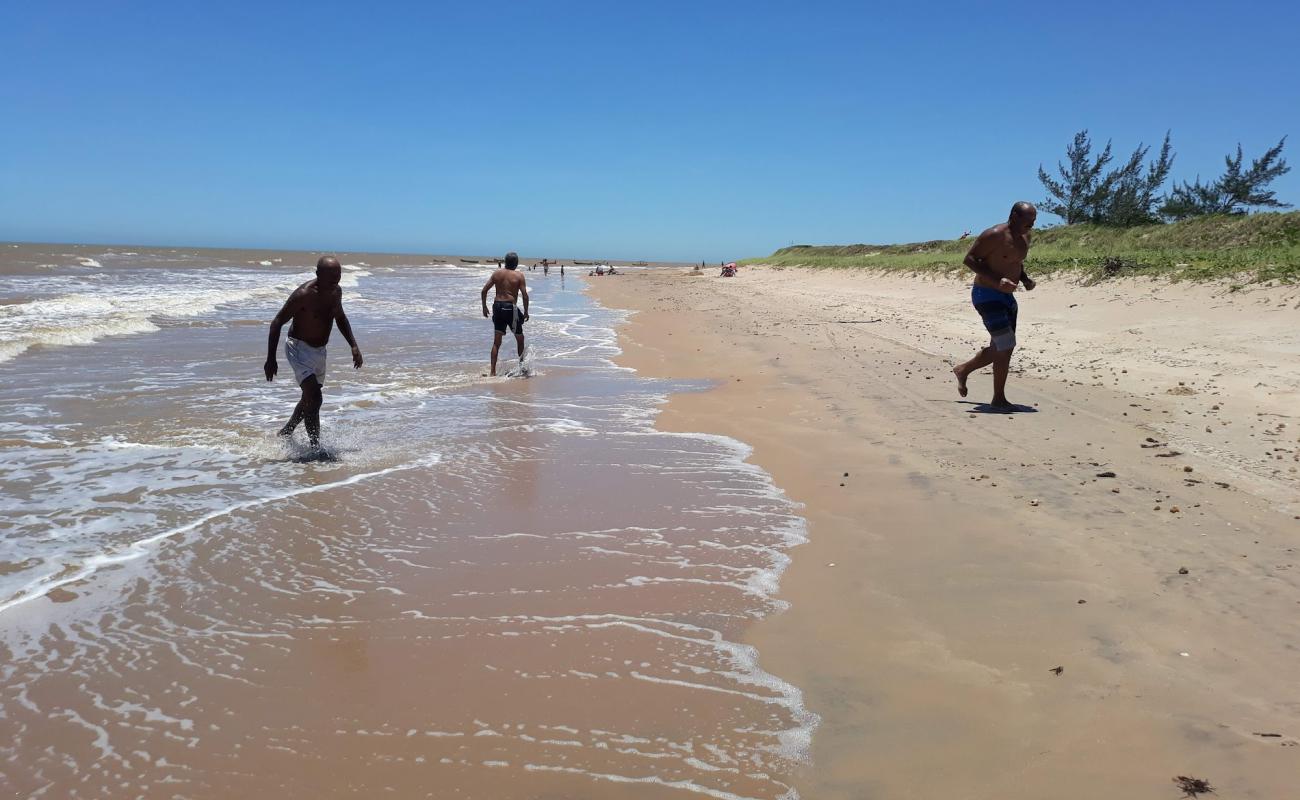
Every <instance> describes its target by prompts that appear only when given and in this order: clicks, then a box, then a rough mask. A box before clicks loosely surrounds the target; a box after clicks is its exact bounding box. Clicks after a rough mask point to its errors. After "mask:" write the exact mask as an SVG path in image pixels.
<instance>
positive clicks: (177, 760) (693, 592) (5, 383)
mask: <svg viewBox="0 0 1300 800" xmlns="http://www.w3.org/2000/svg"><path fill="white" fill-rule="evenodd" d="M6 251H7V252H6ZM313 260H314V259H313V257H311V256H309V255H307V254H294V253H251V252H242V251H226V252H217V251H183V250H136V251H123V250H106V249H104V248H98V249H93V248H71V247H66V246H63V247H60V246H28V245H24V246H21V247H18V248H13V247H10V246H7V245H0V486H3V493H2V494H0V734H3V735H0V783H4V784H5V785H9V786H13V787H15V788H16V790H17V791H18V792H19V793H21V795H22V796H27V795H32V796H48V797H128V796H129V797H135V796H143V797H172V796H177V797H229V796H231V795H233V794H236V793H244V794H248V795H251V796H275V797H327V796H328V797H333V796H340V797H343V796H347V797H353V796H356V797H371V796H378V795H380V794H385V793H389V794H394V795H395V796H401V797H406V796H420V797H423V796H428V797H450V796H462V797H493V798H496V797H502V798H506V797H660V796H662V797H681V796H688V795H691V794H698V795H702V796H707V797H723V798H740V797H744V798H772V797H792V796H794V792H793V789H791V776H792V775H794V774H795V772H796V771H797V770H798V769H800V768H801V766H802V765H803V763H804V759H805V758H806V752H807V747H808V743H809V738H810V736H811V734H812V731H813V729H814V726H815V722H816V720H815V718H814V717H813V716H812V715H811V714H810V713H809V712H807V710H806V709H804V707H803V705H802V702H801V696H800V692H799V690H798V688H797V687H794V686H792V685H790V684H788V683H786V682H785V681H782V680H781V679H780V678H779V676H774V675H770V674H768V673H767V672H765V671H764V670H763V669H762V666H761V659H760V657H759V654H758V653H756V652H755V651H754V650H753V649H752V648H750V647H748V646H747V645H744V644H743V643H741V639H742V638H743V633H744V631H745V628H746V627H747V626H748V625H749V624H751V623H752V622H753V621H754V620H755V619H758V618H760V617H762V616H764V615H766V614H770V613H776V612H778V611H779V610H780V605H779V602H778V601H777V600H776V599H775V598H774V593H775V590H776V583H777V579H778V577H779V574H780V572H781V570H782V568H783V567H784V565H785V563H786V562H787V560H788V557H789V556H788V553H787V551H788V550H789V549H790V548H791V547H793V546H795V545H797V544H798V543H799V542H801V541H802V540H803V536H804V530H803V521H802V519H801V518H800V517H799V515H798V509H797V508H796V507H794V506H793V505H792V504H791V503H790V502H789V501H788V500H787V499H786V498H785V497H784V496H783V495H782V493H781V492H780V491H779V490H778V489H777V488H776V487H774V486H773V485H772V482H771V480H770V479H769V477H768V476H767V475H766V474H765V473H763V472H762V471H761V470H758V469H757V468H755V467H753V466H752V465H749V464H747V463H746V462H745V458H746V456H747V450H746V448H745V446H744V445H743V444H741V443H739V442H736V441H734V440H730V439H726V438H723V437H716V436H709V435H704V434H673V433H664V432H659V431H656V430H655V429H654V427H653V425H654V417H655V415H656V413H657V410H658V408H659V406H660V405H661V404H662V403H663V402H664V400H665V399H666V397H667V395H668V394H669V393H670V392H673V391H682V390H689V389H691V388H695V387H690V386H687V385H678V384H673V383H666V382H660V381H652V380H648V379H645V378H642V377H640V376H638V375H636V374H635V373H633V372H631V371H629V370H626V369H622V368H619V367H617V366H615V365H614V364H613V363H612V361H611V358H612V357H613V356H615V355H616V354H617V352H618V350H617V344H616V339H615V333H614V330H615V326H616V325H617V323H618V321H619V319H620V313H619V312H617V311H613V310H609V309H603V308H601V307H599V306H597V305H595V304H594V303H593V302H592V301H591V300H590V299H589V298H588V297H586V295H584V294H583V293H582V291H581V288H582V283H581V279H580V278H576V276H568V277H566V279H561V278H560V277H559V276H558V275H557V274H555V273H552V275H550V276H549V277H543V276H542V274H541V272H540V271H538V272H535V273H534V272H529V273H527V277H528V279H529V284H530V291H531V294H532V319H531V320H530V322H529V323H528V325H527V326H526V330H527V334H528V341H529V364H530V366H531V371H532V374H533V377H531V378H527V379H520V378H496V379H492V378H487V377H485V376H484V375H483V373H484V372H486V369H487V355H488V352H487V351H488V348H489V346H490V341H491V326H490V324H489V323H488V322H487V321H486V320H484V319H483V318H482V317H481V315H480V313H479V289H480V287H481V286H482V283H483V281H484V280H485V279H486V276H487V274H488V269H487V268H484V267H478V266H473V265H468V264H464V263H459V260H458V259H435V258H426V257H400V256H388V255H366V254H344V255H342V256H341V260H342V261H343V262H344V264H345V275H344V281H343V286H344V306H345V309H346V310H347V313H348V315H349V317H350V319H351V320H352V324H353V328H354V330H355V331H356V335H357V338H358V341H359V343H360V346H361V348H362V350H363V352H364V353H365V357H366V364H365V367H364V368H363V369H361V370H353V369H352V368H351V364H350V359H349V358H348V351H347V347H346V344H345V343H344V342H343V341H342V339H341V337H340V336H338V334H337V333H336V334H335V335H334V337H333V339H332V341H331V358H330V364H329V371H328V375H327V379H326V383H325V408H324V410H323V412H322V427H323V435H324V442H325V445H326V447H327V449H328V450H330V451H331V452H332V453H333V454H334V455H335V456H336V460H332V461H317V460H311V459H310V456H311V451H310V450H309V449H308V448H307V447H306V446H305V444H304V443H303V442H302V440H301V437H302V436H303V434H302V432H301V431H300V432H299V433H298V434H297V435H296V436H297V439H296V440H295V441H293V442H285V441H283V440H280V439H277V438H276V437H275V436H274V431H275V430H276V429H277V428H278V427H279V425H281V424H282V423H283V421H284V419H285V418H286V417H287V416H288V414H289V412H290V411H291V409H292V406H293V403H294V402H295V401H296V398H297V389H296V387H294V386H293V385H292V381H291V380H288V381H286V380H285V379H284V376H285V375H291V372H290V371H289V369H288V367H287V365H286V364H285V363H284V359H283V353H282V352H279V353H278V355H279V360H280V378H279V379H277V381H276V382H274V383H268V382H266V381H265V380H264V377H263V376H262V374H261V365H262V361H263V359H264V357H265V348H266V333H267V322H268V321H269V319H270V318H271V316H273V315H274V313H275V311H276V310H277V309H278V307H279V305H280V304H281V303H282V302H283V300H284V298H285V297H286V296H287V294H288V292H289V291H291V290H292V288H293V287H294V286H296V285H298V283H300V282H302V281H303V280H306V279H308V278H309V277H310V273H311V268H310V265H311V264H312V263H313ZM513 346H514V345H513V341H511V339H510V337H507V341H506V342H505V343H504V344H503V348H502V363H503V367H505V366H509V365H510V363H511V359H510V357H511V356H512V355H513ZM42 793H43V794H42Z"/></svg>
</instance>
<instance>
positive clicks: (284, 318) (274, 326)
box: [262, 289, 302, 381]
mask: <svg viewBox="0 0 1300 800" xmlns="http://www.w3.org/2000/svg"><path fill="white" fill-rule="evenodd" d="M301 300H302V297H301V295H300V294H299V293H298V290H297V289H295V290H294V292H293V294H291V295H289V299H288V300H285V301H284V306H283V307H281V308H280V311H279V312H278V313H277V314H276V315H275V319H273V320H271V333H270V335H269V336H267V340H266V363H265V364H264V365H262V371H263V372H265V373H266V379H267V380H268V381H270V380H275V373H276V372H278V371H279V370H280V367H279V365H278V364H276V363H275V348H277V347H279V346H280V329H281V328H283V327H284V323H286V322H288V321H289V320H291V319H293V315H294V312H296V311H297V309H298V304H299V303H300V302H301Z"/></svg>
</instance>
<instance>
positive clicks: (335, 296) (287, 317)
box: [263, 256, 362, 447]
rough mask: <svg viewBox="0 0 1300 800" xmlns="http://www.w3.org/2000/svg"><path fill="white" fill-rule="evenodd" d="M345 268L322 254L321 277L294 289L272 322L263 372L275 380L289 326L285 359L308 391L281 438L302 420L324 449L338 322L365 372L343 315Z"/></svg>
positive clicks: (355, 361) (313, 441)
mask: <svg viewBox="0 0 1300 800" xmlns="http://www.w3.org/2000/svg"><path fill="white" fill-rule="evenodd" d="M342 277H343V268H342V267H341V266H340V265H339V260H338V259H337V258H334V257H333V256H322V257H321V259H320V260H319V261H317V262H316V277H315V278H314V279H313V280H310V281H307V282H306V283H304V284H303V285H302V286H299V287H298V288H297V289H294V290H293V294H291V295H289V299H288V300H286V301H285V304H284V307H283V308H281V309H280V313H278V314H276V315H275V319H273V320H271V335H270V337H269V338H268V340H267V344H266V364H265V365H264V366H263V370H264V371H265V372H266V379H267V380H268V381H271V380H275V374H276V372H278V371H279V365H278V364H276V363H275V348H276V347H277V346H278V345H279V344H280V328H282V327H284V323H286V322H289V323H291V324H290V325H289V335H288V337H287V338H286V339H285V341H284V357H285V359H286V360H287V361H288V362H289V367H290V368H292V369H293V379H294V380H295V381H296V382H297V384H298V385H299V386H300V387H302V397H301V399H299V400H298V405H297V406H296V407H295V408H294V409H293V416H291V417H289V421H288V422H287V423H285V425H284V427H283V428H281V429H280V435H281V436H290V435H292V434H293V431H294V428H297V427H298V423H299V422H305V423H306V427H307V438H308V440H310V441H311V444H312V446H313V447H318V446H319V445H320V407H321V385H322V384H324V383H325V344H326V342H328V341H329V338H330V333H331V332H332V331H333V330H334V323H335V322H338V324H339V331H340V332H341V333H342V334H343V338H344V339H347V340H348V344H349V345H351V346H352V366H353V367H354V368H356V369H360V368H361V364H362V359H361V348H359V347H357V340H356V339H355V338H353V336H352V325H351V324H350V323H349V322H348V316H347V314H344V313H343V290H342V289H340V288H339V279H340V278H342Z"/></svg>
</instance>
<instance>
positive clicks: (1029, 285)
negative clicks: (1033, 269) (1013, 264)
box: [1020, 264, 1038, 292]
mask: <svg viewBox="0 0 1300 800" xmlns="http://www.w3.org/2000/svg"><path fill="white" fill-rule="evenodd" d="M1020 282H1021V283H1022V284H1024V287H1025V291H1027V292H1032V291H1033V290H1034V287H1035V286H1037V285H1038V284H1037V283H1036V282H1035V281H1034V279H1033V278H1031V277H1029V273H1028V272H1025V267H1024V265H1023V264H1022V265H1021V266H1020Z"/></svg>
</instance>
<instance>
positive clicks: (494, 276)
mask: <svg viewBox="0 0 1300 800" xmlns="http://www.w3.org/2000/svg"><path fill="white" fill-rule="evenodd" d="M496 282H497V274H496V273H495V272H493V273H492V277H490V278H488V279H487V283H485V284H483V316H485V317H490V316H492V315H491V314H489V313H488V307H487V293H488V289H491V288H492V284H494V283H496Z"/></svg>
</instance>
